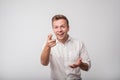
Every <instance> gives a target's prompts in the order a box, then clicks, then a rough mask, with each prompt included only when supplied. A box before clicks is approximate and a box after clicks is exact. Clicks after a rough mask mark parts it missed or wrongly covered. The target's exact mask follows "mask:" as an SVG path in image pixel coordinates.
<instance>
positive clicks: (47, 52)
mask: <svg viewBox="0 0 120 80" xmlns="http://www.w3.org/2000/svg"><path fill="white" fill-rule="evenodd" d="M50 50H51V48H50V47H49V46H47V45H45V47H44V49H43V51H42V54H41V64H42V65H44V66H47V65H48V64H49V55H50Z"/></svg>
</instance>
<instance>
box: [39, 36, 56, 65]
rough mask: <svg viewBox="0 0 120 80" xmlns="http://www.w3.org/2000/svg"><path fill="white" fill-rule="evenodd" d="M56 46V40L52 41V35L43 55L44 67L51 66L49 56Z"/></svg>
mask: <svg viewBox="0 0 120 80" xmlns="http://www.w3.org/2000/svg"><path fill="white" fill-rule="evenodd" d="M55 45H56V40H52V35H51V34H50V35H48V39H47V43H46V45H45V46H44V48H43V50H42V54H41V64H43V65H44V66H47V65H48V64H49V56H50V51H51V47H53V46H55Z"/></svg>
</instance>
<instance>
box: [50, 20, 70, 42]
mask: <svg viewBox="0 0 120 80" xmlns="http://www.w3.org/2000/svg"><path fill="white" fill-rule="evenodd" d="M52 25H53V31H54V33H55V35H56V37H57V39H58V40H60V41H64V40H66V37H67V33H68V31H69V26H68V24H67V22H66V20H64V19H59V20H55V21H53V24H52Z"/></svg>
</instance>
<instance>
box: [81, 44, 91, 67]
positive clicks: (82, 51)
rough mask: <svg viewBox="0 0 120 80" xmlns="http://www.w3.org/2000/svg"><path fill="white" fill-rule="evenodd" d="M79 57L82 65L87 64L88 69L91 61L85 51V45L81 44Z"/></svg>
mask: <svg viewBox="0 0 120 80" xmlns="http://www.w3.org/2000/svg"><path fill="white" fill-rule="evenodd" d="M80 53H81V54H80V57H81V58H82V62H83V63H87V64H88V65H89V68H90V67H91V61H90V58H89V55H88V52H87V49H86V47H85V44H84V43H83V42H82V43H81V49H80Z"/></svg>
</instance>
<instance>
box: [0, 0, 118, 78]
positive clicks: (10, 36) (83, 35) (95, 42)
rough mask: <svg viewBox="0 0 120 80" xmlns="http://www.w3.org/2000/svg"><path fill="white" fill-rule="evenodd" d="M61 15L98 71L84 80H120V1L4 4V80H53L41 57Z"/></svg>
mask: <svg viewBox="0 0 120 80" xmlns="http://www.w3.org/2000/svg"><path fill="white" fill-rule="evenodd" d="M55 14H64V15H65V16H67V17H68V19H69V22H70V32H69V34H70V35H71V36H72V37H74V38H77V39H79V40H83V42H84V43H85V44H86V47H87V49H88V52H89V55H90V58H91V61H92V67H91V69H90V70H89V71H88V72H84V71H82V78H83V80H107V79H109V80H110V79H111V80H117V79H120V76H119V75H120V69H119V68H120V62H119V61H120V59H119V57H120V32H119V31H120V0H0V80H49V79H50V68H49V66H46V67H45V66H42V65H41V64H40V58H39V57H40V55H41V54H40V52H41V47H42V45H43V43H44V42H45V40H46V38H47V35H48V34H49V33H51V32H52V29H51V18H52V16H54V15H55Z"/></svg>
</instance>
